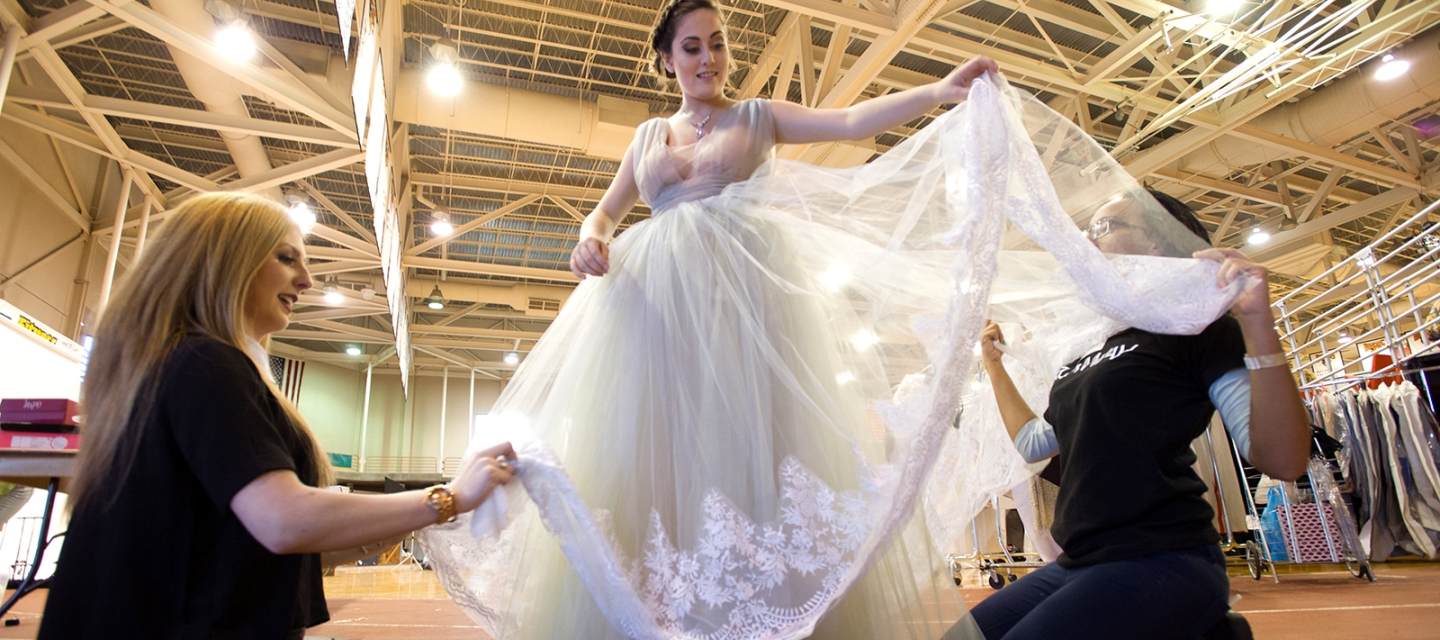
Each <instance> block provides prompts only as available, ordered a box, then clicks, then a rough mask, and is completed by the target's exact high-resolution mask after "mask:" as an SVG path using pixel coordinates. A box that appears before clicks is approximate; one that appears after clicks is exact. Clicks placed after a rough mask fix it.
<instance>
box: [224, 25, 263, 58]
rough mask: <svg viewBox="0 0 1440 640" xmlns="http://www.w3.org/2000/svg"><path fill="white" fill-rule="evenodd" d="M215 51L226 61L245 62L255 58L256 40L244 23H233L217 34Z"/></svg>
mask: <svg viewBox="0 0 1440 640" xmlns="http://www.w3.org/2000/svg"><path fill="white" fill-rule="evenodd" d="M215 49H216V50H218V51H219V52H220V55H222V56H225V59H227V60H231V61H234V62H243V61H245V60H249V59H251V58H254V57H255V39H254V38H253V37H251V36H250V30H249V29H247V28H246V27H245V23H244V22H240V21H236V22H232V23H230V24H228V25H226V26H224V27H222V28H221V29H220V30H219V31H217V32H216V33H215Z"/></svg>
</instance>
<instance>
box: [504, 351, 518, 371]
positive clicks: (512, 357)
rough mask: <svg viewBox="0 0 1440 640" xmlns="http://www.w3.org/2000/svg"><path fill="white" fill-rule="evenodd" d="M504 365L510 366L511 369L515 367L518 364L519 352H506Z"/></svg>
mask: <svg viewBox="0 0 1440 640" xmlns="http://www.w3.org/2000/svg"><path fill="white" fill-rule="evenodd" d="M505 364H508V365H510V366H512V367H513V366H515V365H517V364H520V352H518V351H507V352H505Z"/></svg>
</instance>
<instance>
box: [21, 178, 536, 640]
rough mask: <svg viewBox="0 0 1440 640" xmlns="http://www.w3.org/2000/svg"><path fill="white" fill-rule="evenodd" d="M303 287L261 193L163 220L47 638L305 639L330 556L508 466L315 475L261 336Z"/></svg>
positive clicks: (486, 486)
mask: <svg viewBox="0 0 1440 640" xmlns="http://www.w3.org/2000/svg"><path fill="white" fill-rule="evenodd" d="M310 287H311V281H310V274H309V272H308V270H307V269H306V267H305V245H304V240H303V238H302V236H301V233H300V229H299V228H298V227H297V226H296V225H295V223H294V222H292V221H291V220H290V218H289V217H288V216H287V215H286V214H285V211H284V210H283V209H282V208H280V206H279V205H277V204H275V203H273V202H271V201H269V200H266V199H262V198H259V197H256V196H249V195H240V194H225V193H215V194H208V195H202V196H198V197H196V198H194V199H192V200H190V201H188V202H186V203H185V204H184V205H182V206H181V207H180V208H179V209H178V210H176V211H175V213H174V214H172V215H171V216H170V219H169V220H167V221H166V222H165V225H164V226H163V227H162V228H161V229H160V231H159V233H158V234H157V235H156V237H155V238H154V239H153V240H152V241H151V244H150V245H149V248H148V250H147V251H146V252H145V254H144V255H143V256H142V257H141V258H140V259H139V261H138V262H137V263H136V264H135V266H134V267H133V268H132V270H131V272H130V273H129V274H128V276H127V278H126V281H125V283H124V284H123V285H122V286H121V287H120V288H119V289H118V290H117V291H116V293H115V296H114V298H113V300H112V302H111V303H110V306H109V307H108V308H107V309H106V310H105V312H104V314H103V315H102V316H101V318H100V323H99V329H98V332H97V333H96V336H95V347H94V350H93V351H92V352H91V355H90V363H89V368H88V371H87V375H86V379H85V382H84V385H83V388H82V390H81V399H82V404H83V406H84V407H85V410H86V421H85V431H84V433H85V446H84V447H83V448H82V450H81V453H80V460H79V470H78V472H77V474H76V476H75V478H74V480H73V482H72V483H71V484H70V487H69V493H70V508H71V513H72V516H71V521H70V528H69V533H68V534H67V539H66V541H65V549H64V553H63V554H62V556H61V558H60V563H59V567H58V568H57V570H56V573H55V578H54V580H53V582H52V583H51V587H50V596H49V599H48V601H47V602H46V605H45V615H44V618H43V619H42V621H41V627H40V636H39V637H40V638H43V639H47V640H48V639H60V638H65V639H74V638H107V639H108V638H155V639H168V638H196V639H202V638H204V639H211V638H214V639H219V638H236V639H240V638H244V639H247V640H248V639H272V638H273V639H276V640H280V639H288V638H300V637H302V636H303V635H304V631H305V628H306V627H310V626H314V625H317V624H320V623H322V622H325V621H326V620H328V619H329V613H328V612H327V610H326V606H325V594H324V592H323V590H322V583H321V578H320V575H321V564H322V560H321V555H320V554H322V553H326V552H342V551H347V550H352V549H356V548H360V547H363V546H366V545H373V544H374V543H376V542H377V541H380V540H385V539H390V538H394V537H396V536H398V535H401V534H404V533H406V532H409V531H413V530H415V529H417V528H420V527H423V526H426V525H429V524H435V523H437V522H445V521H449V520H453V519H454V517H455V515H456V514H457V513H461V512H465V511H468V510H470V509H474V508H475V507H476V506H478V505H479V504H480V503H481V502H482V501H484V500H485V498H486V497H487V496H488V495H489V494H490V492H491V491H492V490H493V489H494V488H495V487H496V486H497V485H500V484H504V483H505V482H507V481H508V480H509V479H510V476H511V469H510V467H509V464H508V463H507V462H506V457H513V455H514V454H513V452H512V451H511V449H510V446H509V444H503V445H499V446H497V447H495V448H492V449H490V450H487V451H485V452H482V453H481V454H480V455H476V456H472V457H470V458H469V459H467V460H466V461H465V464H464V465H463V467H462V468H461V469H460V471H459V473H457V474H456V475H455V478H454V480H453V481H451V482H450V483H449V484H447V485H443V486H437V487H432V488H430V489H429V490H427V491H411V492H406V493H396V494H389V495H358V494H346V493H339V492H334V491H327V490H325V489H322V488H320V487H325V486H327V485H329V484H331V473H330V469H329V466H328V464H327V458H326V456H325V454H324V452H322V451H321V448H320V445H319V443H318V442H317V441H316V439H315V436H314V434H313V433H311V431H310V429H309V428H308V427H306V425H305V421H304V420H303V419H301V417H300V415H299V414H298V413H297V412H296V410H295V407H294V406H293V405H291V404H290V403H289V402H287V401H286V400H285V398H284V397H283V396H281V395H280V394H278V393H277V392H276V389H275V386H274V384H273V383H272V382H270V381H269V380H268V375H269V374H268V373H267V372H266V370H267V366H266V356H265V351H264V348H263V347H262V345H263V344H264V343H265V341H266V340H267V339H268V335H269V334H271V333H273V332H275V331H279V330H281V329H284V328H285V326H286V325H287V324H288V323H289V316H290V312H291V309H292V307H293V306H294V305H295V304H296V302H298V301H299V299H300V293H301V292H302V291H304V290H306V289H309V288H310Z"/></svg>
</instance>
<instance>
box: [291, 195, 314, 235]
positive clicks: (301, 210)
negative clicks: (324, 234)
mask: <svg viewBox="0 0 1440 640" xmlns="http://www.w3.org/2000/svg"><path fill="white" fill-rule="evenodd" d="M286 212H287V213H289V214H290V219H291V220H294V221H295V225H296V226H298V227H300V233H310V230H311V229H314V228H315V212H314V211H311V210H310V205H308V204H305V201H304V200H295V201H293V202H291V203H290V208H289V209H286Z"/></svg>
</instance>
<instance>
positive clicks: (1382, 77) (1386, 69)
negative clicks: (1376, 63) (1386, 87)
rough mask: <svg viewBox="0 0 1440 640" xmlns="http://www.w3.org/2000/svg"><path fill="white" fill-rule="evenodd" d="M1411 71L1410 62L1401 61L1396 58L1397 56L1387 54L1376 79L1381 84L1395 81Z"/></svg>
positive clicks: (1377, 70) (1382, 59)
mask: <svg viewBox="0 0 1440 640" xmlns="http://www.w3.org/2000/svg"><path fill="white" fill-rule="evenodd" d="M1409 70H1410V62H1409V61H1408V60H1401V59H1399V58H1396V57H1395V54H1393V53H1387V54H1385V57H1384V58H1381V59H1380V68H1379V69H1376V70H1375V79H1376V80H1379V81H1381V82H1384V81H1386V80H1394V79H1396V78H1398V77H1400V76H1403V75H1405V72H1406V71H1409Z"/></svg>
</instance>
